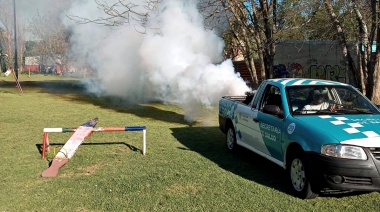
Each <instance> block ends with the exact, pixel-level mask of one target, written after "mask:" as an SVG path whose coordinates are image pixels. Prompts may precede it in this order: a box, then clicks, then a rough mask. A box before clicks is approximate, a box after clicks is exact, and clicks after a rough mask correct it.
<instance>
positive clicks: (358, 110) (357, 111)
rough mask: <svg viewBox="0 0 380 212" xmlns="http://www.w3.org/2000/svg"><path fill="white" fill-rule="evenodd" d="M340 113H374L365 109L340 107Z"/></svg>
mask: <svg viewBox="0 0 380 212" xmlns="http://www.w3.org/2000/svg"><path fill="white" fill-rule="evenodd" d="M337 111H339V112H340V113H349V114H352V113H359V114H374V113H373V112H371V111H369V110H363V109H338V110H337Z"/></svg>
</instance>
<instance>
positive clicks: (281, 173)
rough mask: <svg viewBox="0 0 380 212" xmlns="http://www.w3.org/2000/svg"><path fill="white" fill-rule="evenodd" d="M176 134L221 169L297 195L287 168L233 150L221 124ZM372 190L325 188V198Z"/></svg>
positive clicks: (259, 157) (194, 128)
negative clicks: (288, 176) (229, 150)
mask: <svg viewBox="0 0 380 212" xmlns="http://www.w3.org/2000/svg"><path fill="white" fill-rule="evenodd" d="M171 131H172V133H173V136H174V137H175V138H176V139H177V140H178V141H179V142H181V143H182V144H183V145H185V146H186V148H181V150H188V151H194V152H197V153H199V154H201V155H202V156H203V157H205V158H207V159H209V160H211V161H213V162H214V163H216V164H218V165H219V166H220V167H221V168H223V169H225V170H227V171H230V172H231V173H233V174H236V175H238V176H241V177H243V178H245V179H247V180H250V181H254V182H256V183H259V184H261V185H264V186H267V187H270V188H273V189H276V190H278V191H280V192H283V193H285V194H288V195H293V194H292V190H291V187H290V184H289V182H288V179H287V173H286V171H285V170H284V169H283V168H281V167H280V166H278V165H276V164H274V163H272V162H270V161H269V160H267V159H265V158H264V157H261V156H259V155H257V154H255V153H253V152H251V151H249V150H247V149H244V148H240V149H239V150H238V152H237V153H234V154H233V153H230V152H228V151H227V147H226V146H225V135H224V134H223V133H222V132H221V131H220V130H219V128H218V127H185V128H171ZM365 193H369V192H344V191H324V192H322V193H321V194H320V196H321V197H335V198H341V197H347V196H354V195H360V194H365Z"/></svg>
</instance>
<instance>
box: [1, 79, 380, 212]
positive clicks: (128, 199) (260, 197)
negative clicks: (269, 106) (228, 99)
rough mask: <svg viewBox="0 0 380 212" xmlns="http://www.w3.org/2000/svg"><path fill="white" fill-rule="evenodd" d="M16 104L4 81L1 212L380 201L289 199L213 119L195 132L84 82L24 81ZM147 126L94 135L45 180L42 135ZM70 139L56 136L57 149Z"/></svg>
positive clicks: (175, 112)
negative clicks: (97, 92) (233, 150)
mask: <svg viewBox="0 0 380 212" xmlns="http://www.w3.org/2000/svg"><path fill="white" fill-rule="evenodd" d="M20 81H21V85H22V86H23V90H24V94H23V95H19V93H18V90H17V88H16V87H15V83H14V81H13V80H12V78H10V77H4V76H0V103H1V104H0V105H1V109H0V117H1V119H0V126H1V128H0V138H1V140H0V143H1V148H0V154H1V158H2V163H1V165H0V177H1V181H0V187H1V189H2V192H1V193H0V211H353V210H355V211H377V210H378V208H379V207H380V203H379V201H378V199H379V197H380V195H379V193H377V192H372V193H366V194H355V195H351V194H350V193H349V194H346V195H344V194H336V195H325V196H324V197H320V198H316V199H313V200H307V201H304V200H300V199H297V198H295V197H293V196H291V195H290V194H289V192H290V191H291V190H290V188H288V187H287V184H286V183H287V182H286V180H285V179H284V174H285V173H284V171H283V170H282V169H281V168H280V167H278V166H276V165H274V164H272V163H270V162H268V161H267V160H265V159H263V158H261V157H259V156H256V155H254V154H253V153H250V152H248V151H244V150H242V151H241V152H240V153H239V154H237V155H234V154H230V153H228V152H227V151H226V148H225V146H224V139H225V137H224V135H223V134H222V133H221V132H220V130H219V129H218V123H217V115H218V114H217V113H218V111H217V110H212V111H207V114H208V115H209V116H205V117H204V118H203V119H202V120H198V122H197V123H193V124H192V125H191V126H190V125H189V124H188V123H186V122H185V121H184V119H183V111H182V110H181V109H180V108H178V107H177V106H174V105H164V104H160V103H151V104H137V105H125V104H124V103H123V101H122V100H119V99H115V98H111V97H101V98H100V97H96V96H93V95H90V94H86V93H85V92H84V91H83V86H82V85H81V83H80V81H79V80H77V79H73V78H60V77H55V76H43V75H32V76H31V77H30V78H29V77H27V75H20ZM93 117H99V123H98V125H97V126H98V127H101V126H103V127H106V126H139V125H145V126H147V154H146V155H145V156H143V155H142V154H141V148H142V142H141V132H114V133H93V134H92V136H91V137H89V138H87V139H86V140H85V141H84V143H83V144H82V145H81V146H80V147H79V149H78V151H77V152H76V154H75V155H74V157H73V158H72V159H71V161H70V162H69V163H68V164H67V165H66V166H64V167H62V168H61V170H60V172H59V175H58V176H57V177H55V178H48V179H45V178H41V177H40V174H41V173H42V171H43V170H45V169H46V168H47V167H48V160H43V159H41V156H40V153H39V149H38V147H40V144H41V142H42V130H43V128H45V127H76V126H78V125H79V124H82V123H83V122H85V121H87V120H88V119H91V118H93ZM69 137H70V134H69V133H61V134H60V133H50V134H49V138H50V142H51V144H52V149H54V148H57V149H59V148H60V147H62V146H63V144H64V143H65V142H66V141H67V139H68V138H69Z"/></svg>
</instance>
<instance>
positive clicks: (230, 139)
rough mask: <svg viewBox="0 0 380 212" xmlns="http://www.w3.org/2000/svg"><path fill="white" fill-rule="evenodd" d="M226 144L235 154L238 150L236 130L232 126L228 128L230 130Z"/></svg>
mask: <svg viewBox="0 0 380 212" xmlns="http://www.w3.org/2000/svg"><path fill="white" fill-rule="evenodd" d="M226 144H227V149H228V151H230V152H234V151H235V150H236V148H237V144H236V134H235V130H234V128H233V127H232V126H231V125H230V126H228V129H227V133H226Z"/></svg>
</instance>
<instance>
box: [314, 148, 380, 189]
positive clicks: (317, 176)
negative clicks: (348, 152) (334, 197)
mask: <svg viewBox="0 0 380 212" xmlns="http://www.w3.org/2000/svg"><path fill="white" fill-rule="evenodd" d="M364 151H365V152H366V154H367V156H368V159H367V160H365V161H363V160H351V159H340V158H334V157H327V156H323V155H320V154H316V153H309V154H308V158H309V162H310V166H309V168H310V173H311V174H310V177H311V180H312V183H313V184H314V185H316V186H318V187H319V188H321V189H325V188H328V189H334V190H342V191H380V171H379V170H380V160H378V159H376V158H375V157H373V155H372V153H371V152H370V151H369V150H368V149H365V150H364Z"/></svg>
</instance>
